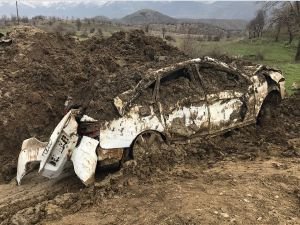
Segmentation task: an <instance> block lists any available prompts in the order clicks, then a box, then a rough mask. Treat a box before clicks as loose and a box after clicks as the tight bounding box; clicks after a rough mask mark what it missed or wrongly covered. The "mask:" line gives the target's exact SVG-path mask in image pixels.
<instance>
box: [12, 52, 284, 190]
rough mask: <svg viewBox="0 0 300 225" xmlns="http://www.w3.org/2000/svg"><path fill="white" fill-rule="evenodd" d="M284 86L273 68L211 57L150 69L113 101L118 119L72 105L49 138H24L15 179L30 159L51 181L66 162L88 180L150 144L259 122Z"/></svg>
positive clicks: (18, 178) (19, 179)
mask: <svg viewBox="0 0 300 225" xmlns="http://www.w3.org/2000/svg"><path fill="white" fill-rule="evenodd" d="M284 83H285V79H284V77H283V75H282V73H281V72H280V71H279V70H276V69H272V68H268V67H266V66H263V65H251V66H243V67H242V69H241V68H240V67H239V69H237V67H235V66H233V65H228V64H226V63H223V62H220V61H218V60H216V59H212V58H209V57H204V58H201V59H193V60H188V61H184V62H181V63H177V64H174V65H171V66H169V67H166V68H162V69H159V70H149V71H147V72H146V73H145V74H144V76H143V79H142V80H140V81H139V82H138V84H137V85H136V86H135V87H134V88H133V89H131V90H128V91H126V92H124V93H121V94H120V95H118V96H116V97H115V98H114V105H115V107H116V109H117V111H118V113H119V117H118V118H115V119H113V120H111V121H99V122H98V121H97V120H94V119H93V118H90V117H88V116H86V115H82V111H81V110H80V109H71V110H70V111H69V112H68V113H67V114H66V115H65V116H64V118H63V119H62V120H61V121H60V123H59V124H58V125H57V127H56V128H55V130H54V131H53V133H52V135H51V137H50V139H49V142H40V141H38V140H37V139H35V138H30V139H27V140H25V141H24V142H23V145H22V150H21V153H20V155H19V160H18V171H17V181H18V183H19V184H20V182H21V179H22V178H23V176H24V175H25V174H26V173H27V172H28V171H29V168H30V166H29V165H30V164H31V163H33V162H39V163H40V166H39V173H41V175H43V176H46V177H49V178H54V177H57V176H59V175H60V174H61V172H62V171H63V169H64V167H65V164H66V162H67V161H69V160H71V161H72V162H73V165H74V170H75V173H76V174H77V176H78V177H79V178H80V179H81V180H82V182H83V183H84V184H86V185H88V184H90V183H92V182H93V180H94V174H95V170H96V166H97V163H98V164H102V165H103V164H106V162H111V161H114V160H123V161H124V160H130V159H136V158H138V157H139V156H140V155H141V154H147V149H149V148H150V146H151V145H152V144H153V143H154V142H162V141H164V142H166V143H170V142H172V141H176V140H186V139H189V138H194V137H211V136H214V135H218V134H219V133H223V132H226V131H228V130H230V129H233V128H237V127H241V126H246V125H249V124H252V123H257V122H258V123H261V124H263V123H265V122H267V121H268V119H270V117H272V116H274V115H273V114H272V111H273V108H274V107H276V105H277V104H278V103H279V102H280V100H281V99H282V98H283V97H284V93H285V89H284ZM94 125H97V126H94ZM91 127H99V130H97V132H95V130H93V129H91ZM137 146H142V147H143V151H140V150H137V149H140V148H138V147H137Z"/></svg>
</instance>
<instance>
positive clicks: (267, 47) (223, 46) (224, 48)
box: [177, 39, 300, 93]
mask: <svg viewBox="0 0 300 225" xmlns="http://www.w3.org/2000/svg"><path fill="white" fill-rule="evenodd" d="M180 42H181V43H180ZM177 43H178V45H181V44H182V40H178V39H177ZM179 43H180V44H179ZM296 44H297V43H296V42H293V43H292V44H291V45H287V44H286V43H285V42H274V41H273V40H270V39H262V40H248V39H240V40H231V41H225V40H224V41H219V42H208V41H202V42H201V41H192V43H191V45H192V49H193V52H192V54H193V56H195V55H199V56H203V55H212V56H213V55H221V54H227V55H229V56H239V57H241V58H245V59H249V60H251V61H254V62H256V63H261V64H266V65H269V66H272V67H276V68H279V69H281V70H282V71H283V73H284V76H285V78H286V88H287V91H288V93H292V92H293V91H292V89H291V86H292V83H293V82H297V83H300V64H299V63H298V64H297V63H295V62H294V56H295V54H296Z"/></svg>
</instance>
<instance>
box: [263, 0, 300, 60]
mask: <svg viewBox="0 0 300 225" xmlns="http://www.w3.org/2000/svg"><path fill="white" fill-rule="evenodd" d="M265 9H266V10H270V9H271V10H273V12H274V11H275V10H276V11H279V12H281V13H283V14H284V11H285V10H287V9H288V12H289V13H288V18H289V22H292V23H290V24H289V25H288V26H287V28H288V32H289V36H290V37H289V39H290V40H293V37H294V35H293V32H292V26H291V24H293V23H294V24H295V28H296V29H298V31H299V30H300V2H299V1H284V2H267V3H265ZM295 61H296V62H300V36H299V37H298V47H297V51H296V55H295Z"/></svg>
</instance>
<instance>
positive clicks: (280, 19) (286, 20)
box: [270, 5, 296, 44]
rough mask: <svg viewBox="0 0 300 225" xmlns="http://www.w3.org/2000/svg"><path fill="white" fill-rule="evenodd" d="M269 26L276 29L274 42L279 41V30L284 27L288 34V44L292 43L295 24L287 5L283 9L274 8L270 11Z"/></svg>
mask: <svg viewBox="0 0 300 225" xmlns="http://www.w3.org/2000/svg"><path fill="white" fill-rule="evenodd" d="M270 25H271V26H275V27H276V35H275V41H278V39H279V34H280V31H281V28H283V27H286V28H287V31H288V34H289V44H291V43H292V41H293V39H294V32H295V28H296V23H295V19H294V18H293V16H292V12H291V9H290V7H289V5H285V6H284V7H283V8H275V9H274V10H273V11H272V13H271V18H270Z"/></svg>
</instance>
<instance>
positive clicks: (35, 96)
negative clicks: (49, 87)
mask: <svg viewBox="0 0 300 225" xmlns="http://www.w3.org/2000/svg"><path fill="white" fill-rule="evenodd" d="M28 101H29V102H30V103H32V104H38V103H41V102H42V101H43V99H42V97H41V95H40V94H39V93H38V92H32V93H30V94H29V96H28Z"/></svg>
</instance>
